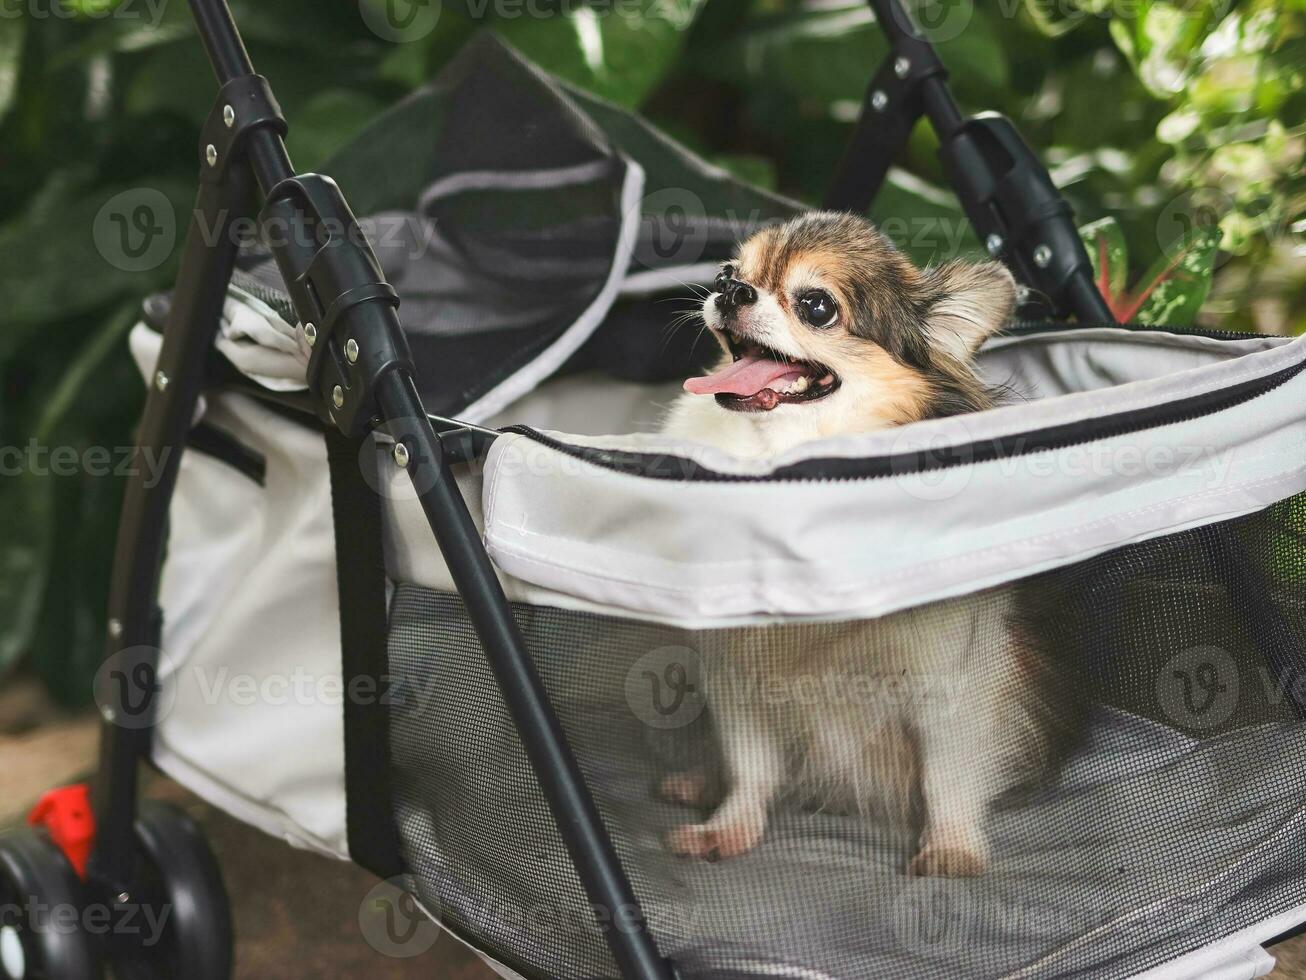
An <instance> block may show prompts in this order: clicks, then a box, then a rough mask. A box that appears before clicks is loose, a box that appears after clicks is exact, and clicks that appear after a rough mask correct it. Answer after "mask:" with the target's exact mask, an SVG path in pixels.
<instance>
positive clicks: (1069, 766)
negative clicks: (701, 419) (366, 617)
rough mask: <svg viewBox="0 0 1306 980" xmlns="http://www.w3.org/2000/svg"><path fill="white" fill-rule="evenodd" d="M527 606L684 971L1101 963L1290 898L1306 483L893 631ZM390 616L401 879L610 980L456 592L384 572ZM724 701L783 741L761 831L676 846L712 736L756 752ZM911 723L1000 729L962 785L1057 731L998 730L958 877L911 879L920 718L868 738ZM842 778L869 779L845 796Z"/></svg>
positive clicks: (477, 932)
mask: <svg viewBox="0 0 1306 980" xmlns="http://www.w3.org/2000/svg"><path fill="white" fill-rule="evenodd" d="M517 615H518V619H519V622H520V624H521V626H522V629H523V630H524V632H525V635H526V637H527V640H528V643H529V645H530V648H531V651H532V654H533V655H534V658H535V660H536V663H537V665H538V666H539V668H540V670H541V672H542V674H543V676H544V678H545V681H546V684H547V685H548V687H549V691H550V695H551V697H552V698H553V700H554V703H555V706H556V708H557V710H558V712H559V715H560V716H561V719H562V721H563V723H564V726H565V728H566V730H567V733H568V736H569V738H570V739H571V742H572V744H573V747H574V749H575V751H576V753H577V755H578V756H579V759H580V761H581V764H582V766H583V768H584V770H585V772H586V775H587V777H588V779H589V782H590V785H591V788H592V790H593V792H594V794H595V796H596V797H597V800H598V802H599V805H600V808H601V809H602V811H603V813H604V816H605V819H606V821H607V823H608V827H609V829H610V831H611V832H612V835H613V837H614V839H615V841H616V844H617V847H618V849H619V851H620V854H621V857H622V859H623V861H624V862H625V864H626V867H627V870H628V872H629V873H630V876H631V878H632V880H633V882H634V885H635V889H636V891H637V892H638V895H639V897H640V899H641V901H642V902H643V904H644V909H645V913H646V915H647V917H648V918H649V920H650V921H651V923H652V925H653V928H654V931H655V935H656V937H657V939H658V941H659V943H660V945H661V948H662V950H663V952H664V953H665V954H667V955H669V956H671V957H672V958H673V959H674V960H675V961H676V963H677V965H678V967H679V968H680V970H681V971H682V974H683V975H685V976H703V977H706V976H712V977H763V976H795V977H796V976H804V977H825V976H830V977H866V978H871V977H875V978H880V977H895V978H898V977H903V978H906V977H922V978H925V977H930V978H935V977H1005V976H1013V975H1019V976H1031V977H1061V976H1067V977H1068V976H1092V977H1123V976H1128V975H1132V974H1134V973H1137V972H1139V971H1141V970H1144V969H1147V968H1149V967H1152V966H1155V965H1157V964H1158V963H1161V962H1164V961H1166V960H1169V959H1172V958H1174V957H1175V956H1177V955H1179V954H1181V953H1183V952H1185V951H1188V950H1191V949H1194V948H1196V947H1198V946H1201V945H1204V944H1206V943H1208V942H1211V941H1213V940H1215V939H1217V938H1219V937H1221V936H1225V935H1228V934H1230V933H1232V932H1235V931H1237V930H1239V929H1243V928H1246V927H1248V926H1250V925H1253V924H1255V923H1258V922H1260V921H1262V920H1264V919H1266V918H1268V917H1270V916H1272V915H1275V914H1277V913H1281V912H1283V911H1285V910H1288V909H1290V908H1293V907H1295V906H1298V905H1301V904H1302V903H1306V847H1303V846H1302V841H1303V835H1304V834H1306V766H1304V765H1303V761H1304V760H1306V727H1303V725H1302V723H1301V721H1300V720H1299V719H1300V714H1301V712H1300V709H1299V708H1298V707H1297V705H1296V703H1295V699H1297V698H1301V697H1303V696H1306V679H1303V678H1301V677H1300V672H1301V671H1302V670H1303V668H1306V653H1304V652H1303V651H1304V648H1306V496H1298V497H1296V498H1293V499H1290V500H1288V501H1285V502H1283V503H1280V504H1278V505H1276V506H1274V507H1271V508H1269V509H1267V510H1264V511H1262V512H1260V513H1257V514H1255V515H1252V516H1249V517H1245V518H1241V519H1238V520H1235V521H1229V522H1225V523H1223V524H1220V525H1216V526H1212V527H1208V528H1203V529H1199V530H1194V531H1190V532H1185V533H1182V534H1176V535H1172V536H1170V537H1167V538H1162V539H1158V540H1153V541H1149V542H1145V543H1142V544H1138V545H1133V546H1130V547H1126V548H1122V549H1119V550H1116V551H1113V552H1110V553H1108V554H1105V555H1102V556H1099V557H1097V558H1094V559H1092V560H1089V561H1085V562H1082V563H1080V564H1078V565H1076V566H1073V567H1070V568H1068V569H1063V570H1060V571H1058V572H1055V573H1051V574H1047V575H1043V576H1039V577H1036V578H1035V579H1031V580H1027V581H1026V582H1024V583H1021V584H1020V586H1019V587H1018V588H1017V589H1015V590H1008V591H1006V592H1005V593H991V592H990V593H981V594H978V595H976V596H970V597H965V598H963V599H961V600H955V601H951V602H950V603H949V604H936V606H934V607H927V608H926V609H924V610H918V611H916V612H914V613H910V614H908V615H910V616H912V617H914V618H912V619H911V621H910V622H908V621H907V620H904V619H899V620H898V621H897V624H896V625H894V626H890V625H887V624H888V623H889V621H887V620H881V621H870V622H864V623H819V624H818V623H807V624H794V623H786V624H779V625H773V626H760V627H750V628H747V629H731V630H710V631H708V630H700V631H687V630H679V629H674V628H669V627H665V626H659V625H656V624H650V623H644V622H635V621H630V620H622V619H616V618H610V617H603V616H597V615H592V614H587V613H578V612H572V611H565V610H560V609H555V608H547V607H530V606H518V607H517ZM391 618H392V633H391V642H390V656H391V669H392V671H393V672H394V673H395V674H396V675H397V676H398V678H399V680H400V682H401V685H400V688H399V689H400V690H401V691H402V695H403V696H402V703H401V704H400V705H398V706H397V707H396V708H395V714H394V719H393V729H392V739H393V755H394V764H395V766H396V773H395V788H396V797H397V808H398V819H399V825H400V831H401V834H402V835H403V836H404V838H405V846H406V850H407V858H408V861H409V863H410V866H411V867H412V869H413V872H414V887H415V889H416V891H417V892H418V894H419V895H420V896H421V898H422V899H423V900H424V902H425V903H426V904H427V905H428V906H429V907H431V908H432V909H433V910H436V911H437V912H438V914H439V915H441V916H442V917H443V918H444V920H445V921H446V922H448V923H449V924H450V925H451V926H452V927H453V928H454V929H455V930H456V931H458V932H460V933H461V934H463V935H464V936H466V937H467V938H469V939H470V940H471V941H472V942H474V943H475V944H476V945H478V946H480V947H481V948H483V949H485V950H487V951H488V952H490V953H491V954H492V955H495V956H497V957H499V958H501V959H503V960H505V961H506V962H508V963H509V964H510V965H513V966H515V967H516V968H517V969H518V970H520V971H522V972H524V973H527V974H528V975H533V976H542V977H565V978H572V977H576V978H582V977H599V976H613V975H614V973H615V971H614V967H613V965H612V961H611V958H610V956H609V955H608V953H607V950H606V946H605V944H604V941H603V935H602V930H601V927H599V926H596V925H595V924H594V920H593V918H592V915H591V910H590V909H589V907H588V905H587V903H586V901H585V899H584V896H583V892H582V890H581V888H580V885H579V882H578V881H577V879H576V876H575V874H574V872H573V871H572V870H571V869H570V867H569V864H568V861H567V859H566V855H565V853H564V850H563V847H562V844H561V842H560V840H559V838H558V836H557V834H556V832H555V831H554V829H553V826H552V822H551V819H550V817H549V814H548V811H547V808H546V806H545V804H544V803H543V800H542V798H541V796H540V794H539V792H538V790H537V788H536V785H535V781H534V777H533V775H532V774H531V772H530V769H529V767H528V765H527V763H526V760H525V756H524V754H523V752H522V749H521V746H520V744H519V742H518V740H517V737H516V735H515V734H514V731H513V728H512V725H511V722H510V720H509V719H508V717H507V715H506V713H505V710H504V707H503V705H502V702H501V700H500V698H499V695H498V693H497V690H496V688H495V686H494V682H493V680H492V678H491V676H490V674H489V671H488V669H487V667H486V665H485V662H484V657H483V655H482V653H481V651H480V648H479V645H478V643H477V641H476V639H475V636H474V634H473V632H472V629H471V627H470V625H469V623H468V621H467V618H466V615H465V613H464V611H463V609H462V605H461V603H460V601H459V600H458V599H457V598H456V597H452V596H449V595H445V594H440V593H436V592H433V591H431V590H429V589H424V588H420V587H415V586H411V585H402V584H401V585H399V586H398V588H397V590H396V593H395V596H394V602H393V607H392V617H391ZM925 703H930V704H933V705H934V706H935V708H938V707H939V706H943V707H944V708H946V710H943V711H936V712H934V713H929V712H928V711H925V709H922V708H921V707H920V706H921V705H922V704H925ZM741 705H742V706H744V707H743V709H741V708H740V706H741ZM904 705H905V706H908V707H904ZM741 710H743V713H744V716H746V717H751V718H753V719H754V721H756V723H757V724H759V725H761V726H762V727H763V728H764V729H767V728H768V726H769V729H768V731H769V734H768V735H767V736H766V737H767V738H774V737H775V736H776V733H777V732H779V733H780V734H781V735H782V741H783V742H784V753H783V771H784V774H785V775H784V780H783V782H784V786H783V787H782V788H781V791H780V792H779V793H778V794H777V797H776V799H775V800H774V801H773V802H772V804H771V805H770V807H769V819H768V820H767V823H766V826H765V830H764V833H763V834H762V837H761V839H760V842H758V843H756V844H755V845H754V846H752V847H750V848H747V849H746V850H745V852H744V853H741V854H738V855H733V856H724V857H723V856H722V854H721V850H722V849H724V850H727V851H728V850H730V849H732V847H734V846H735V845H736V844H738V843H739V842H738V841H733V842H732V841H731V840H729V839H724V840H722V841H720V842H718V843H720V848H719V849H715V850H714V852H713V853H705V854H704V856H702V857H692V856H683V855H680V854H677V853H674V852H673V851H674V845H675V840H676V838H675V836H674V835H675V830H676V828H677V827H681V826H683V825H687V824H696V823H700V822H702V821H703V820H704V819H705V818H706V817H707V816H708V815H709V814H710V813H712V803H713V801H714V800H716V799H718V798H720V797H721V795H722V794H723V792H724V790H725V789H726V788H728V786H729V785H730V784H731V783H732V779H731V777H730V775H728V774H727V773H726V772H725V769H726V765H725V763H724V762H723V754H722V751H721V748H720V746H721V743H722V739H724V738H731V737H733V738H735V739H745V740H746V739H747V737H748V734H747V732H748V729H747V727H746V726H741V724H740V721H739V718H740V716H741ZM949 712H951V713H949ZM986 713H996V714H986ZM904 714H905V715H906V716H908V717H914V718H917V728H919V727H920V726H925V727H926V728H927V729H928V728H930V726H935V725H954V726H961V727H960V728H959V730H963V729H964V726H966V725H968V724H973V719H974V718H975V717H977V716H982V717H999V716H1000V717H1001V719H1002V726H1003V727H1002V728H1001V730H1000V733H999V735H998V736H997V737H991V738H977V739H975V740H974V743H973V745H972V748H971V752H970V753H969V754H968V756H967V758H966V759H964V760H963V761H962V765H961V767H960V768H959V769H955V773H956V779H957V780H959V781H961V782H964V781H965V780H966V779H968V778H970V777H971V775H972V774H973V772H974V771H976V770H978V769H979V768H981V767H983V766H985V765H988V764H989V763H990V762H991V761H992V758H993V757H994V755H995V753H996V752H997V751H998V750H999V748H1000V744H999V743H1002V742H1003V740H1004V739H1005V738H1006V737H1007V734H1006V733H1011V732H1016V731H1019V730H1023V729H1022V726H1024V728H1026V729H1028V730H1030V731H1034V732H1046V733H1048V735H1049V738H1048V739H1047V740H1046V741H1043V742H1038V740H1036V739H1035V740H1033V741H1030V740H1029V739H1023V738H1018V737H1014V736H1013V737H1012V739H1011V742H1012V745H1015V746H1021V747H1022V752H1023V754H1021V755H1020V757H1019V758H1018V759H1013V760H1010V762H1011V766H1012V769H1011V771H1012V772H1017V771H1018V772H1019V773H1020V774H1022V778H1021V779H1020V780H1019V781H1018V783H1019V784H1018V785H1015V786H1013V787H1012V788H1009V789H1007V790H1005V791H1004V792H1003V793H1002V794H1001V795H1000V796H998V797H997V798H996V800H995V801H993V802H992V804H991V805H989V806H988V807H987V813H986V815H985V816H984V817H983V819H982V824H983V826H984V830H985V833H986V835H987V839H988V844H989V858H988V864H987V867H986V868H985V869H984V870H983V871H982V872H981V873H979V874H975V875H972V876H958V877H949V876H943V875H939V874H913V873H911V872H912V871H913V870H914V871H918V872H919V871H922V870H926V871H928V870H931V866H930V865H929V863H928V862H926V863H924V864H923V863H922V862H921V861H920V860H918V859H917V853H918V850H919V849H920V846H921V840H920V839H919V836H920V831H921V826H922V821H924V820H925V819H926V816H925V815H926V814H928V813H930V812H931V807H930V804H929V802H928V800H927V799H926V798H925V796H926V794H925V793H924V791H923V788H922V783H921V781H920V775H921V771H920V768H919V765H918V760H919V759H920V758H921V757H922V753H923V752H924V751H925V749H924V748H923V747H922V746H923V741H922V740H923V739H925V740H930V739H931V736H937V735H938V730H937V729H932V730H929V731H925V732H921V731H919V730H913V728H912V725H910V724H907V725H905V726H902V725H900V726H898V727H896V728H895V725H894V724H892V723H886V724H884V725H880V724H879V723H878V722H877V721H874V720H875V719H882V718H890V719H892V718H894V717H902V716H903V715H904ZM921 718H925V719H927V720H925V721H921V720H920V719H921ZM757 719H760V721H757ZM732 732H733V735H732V734H731V733H732ZM934 740H938V741H946V739H937V738H935V739H934ZM852 743H856V749H855V751H854V750H853V749H849V748H848V746H849V745H851V744H852ZM1036 743H1037V744H1036ZM841 744H842V745H843V748H844V749H846V750H847V751H849V752H852V753H854V755H855V758H854V757H853V756H849V757H848V758H845V759H844V761H843V762H842V763H839V762H838V759H839V758H840V757H839V755H838V753H839V751H840V745H841ZM1035 744H1036V748H1037V751H1033V752H1024V749H1025V748H1029V747H1030V746H1031V745H1035ZM817 745H820V746H822V747H821V748H820V749H819V750H818V749H816V748H813V746H817ZM832 760H834V761H833V762H832ZM753 761H756V760H753ZM749 764H753V763H752V762H750V763H749ZM759 764H760V763H759ZM839 765H844V766H845V770H846V771H845V772H844V773H843V775H842V776H841V774H840V773H839V772H838V771H836V772H835V773H834V774H833V775H832V774H831V772H830V769H831V767H832V766H833V767H834V768H835V769H836V770H837V769H838V766H839ZM853 770H856V771H858V772H864V773H867V774H870V776H869V777H868V779H869V785H866V786H863V787H862V788H861V790H858V791H856V792H850V791H849V789H848V787H847V785H845V784H846V783H847V782H849V779H848V778H846V775H847V771H853ZM685 773H692V774H693V776H694V778H692V779H691V778H681V779H670V778H669V777H673V776H675V775H677V774H685ZM700 776H701V777H702V778H701V779H700V778H698V777H700ZM946 790H947V788H946V787H945V791H944V792H943V798H944V799H945V800H951V797H950V796H949V795H948V792H947V791H946ZM690 791H692V792H690ZM677 794H679V795H681V796H684V795H691V796H692V795H696V794H697V795H700V796H701V797H702V798H703V803H702V805H698V806H695V805H690V804H688V803H685V802H676V801H675V800H674V799H672V797H674V796H676V795H677ZM949 805H951V804H950V803H949ZM934 812H935V814H936V817H937V816H938V815H939V813H940V812H941V813H942V815H943V816H944V817H948V816H949V815H950V814H949V811H948V810H947V806H944V807H942V809H941V810H940V807H938V806H935V807H934ZM963 822H964V821H963ZM745 843H747V842H745ZM682 849H683V847H682ZM933 870H935V871H938V870H953V871H956V870H967V869H965V868H958V867H956V866H955V864H954V865H951V866H950V865H949V864H948V861H947V860H945V861H943V862H942V867H940V866H937V865H936V866H934V867H933ZM969 870H976V869H974V868H971V869H969ZM605 914H606V913H605ZM804 971H806V972H804Z"/></svg>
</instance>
